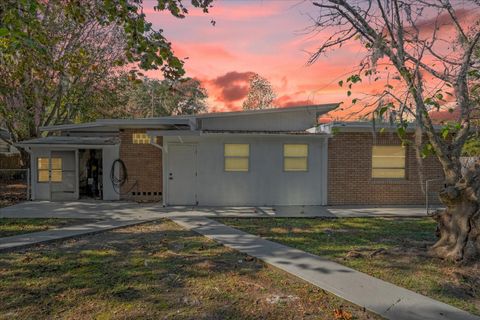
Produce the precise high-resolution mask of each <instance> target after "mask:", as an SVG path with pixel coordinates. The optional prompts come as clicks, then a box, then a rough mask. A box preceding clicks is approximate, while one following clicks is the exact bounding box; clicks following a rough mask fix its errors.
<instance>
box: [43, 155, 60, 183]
mask: <svg viewBox="0 0 480 320" xmlns="http://www.w3.org/2000/svg"><path fill="white" fill-rule="evenodd" d="M50 160H51V161H50ZM37 173H38V177H37V180H38V182H49V181H51V182H62V158H52V159H49V158H37Z"/></svg>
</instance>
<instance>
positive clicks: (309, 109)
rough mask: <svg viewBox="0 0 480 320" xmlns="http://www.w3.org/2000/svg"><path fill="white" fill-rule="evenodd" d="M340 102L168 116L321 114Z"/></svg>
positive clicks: (213, 116) (177, 117)
mask: <svg viewBox="0 0 480 320" xmlns="http://www.w3.org/2000/svg"><path fill="white" fill-rule="evenodd" d="M339 105H340V103H327V104H312V105H306V106H296V107H279V108H269V109H255V110H239V111H227V112H211V113H201V114H197V115H179V116H168V117H167V118H172V119H184V118H198V119H204V118H217V117H234V116H243V115H257V114H265V113H282V112H298V111H307V112H312V111H316V112H319V113H320V114H324V113H327V112H330V111H332V110H334V109H336V108H338V106H339Z"/></svg>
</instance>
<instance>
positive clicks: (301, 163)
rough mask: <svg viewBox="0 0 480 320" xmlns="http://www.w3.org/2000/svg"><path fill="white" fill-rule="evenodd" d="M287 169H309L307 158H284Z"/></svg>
mask: <svg viewBox="0 0 480 320" xmlns="http://www.w3.org/2000/svg"><path fill="white" fill-rule="evenodd" d="M284 169H285V171H307V158H306V157H302V158H284Z"/></svg>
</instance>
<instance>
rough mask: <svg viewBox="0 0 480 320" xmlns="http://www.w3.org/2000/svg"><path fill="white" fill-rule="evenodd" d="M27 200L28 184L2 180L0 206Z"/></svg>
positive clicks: (0, 184)
mask: <svg viewBox="0 0 480 320" xmlns="http://www.w3.org/2000/svg"><path fill="white" fill-rule="evenodd" d="M25 200H27V186H26V184H24V183H18V182H17V183H8V184H7V183H5V182H0V208H2V207H8V206H12V205H14V204H17V203H19V202H21V201H25Z"/></svg>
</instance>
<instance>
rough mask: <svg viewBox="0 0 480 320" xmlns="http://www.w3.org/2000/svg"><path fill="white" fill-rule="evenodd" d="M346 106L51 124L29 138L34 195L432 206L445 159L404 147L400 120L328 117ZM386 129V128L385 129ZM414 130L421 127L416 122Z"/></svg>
mask: <svg viewBox="0 0 480 320" xmlns="http://www.w3.org/2000/svg"><path fill="white" fill-rule="evenodd" d="M337 106H338V105H337V104H326V105H311V106H304V107H289V108H281V109H266V110H254V111H240V112H225V113H210V114H199V115H189V116H170V117H161V118H150V119H130V120H126V119H122V120H97V121H96V122H91V123H83V124H71V125H70V124H67V125H57V126H49V127H44V128H42V130H43V131H48V132H50V133H51V134H52V135H50V136H48V137H43V138H38V139H33V140H29V141H24V142H22V143H21V144H20V146H21V147H23V148H25V149H26V150H28V151H29V152H30V154H31V159H32V160H31V161H32V162H31V168H32V169H31V170H32V177H33V179H32V197H33V199H37V200H40V199H42V200H75V199H79V198H88V197H94V198H102V199H104V200H119V199H129V200H137V201H160V200H162V201H163V204H164V205H167V206H174V205H189V206H190V205H200V206H244V205H248V206H269V205H359V204H370V205H391V204H399V205H405V204H422V203H424V201H425V196H424V193H423V192H422V189H423V186H424V184H425V180H428V179H438V178H441V176H442V173H441V172H442V171H441V168H440V165H439V164H438V162H437V161H436V160H435V159H434V158H433V157H431V158H428V159H426V160H425V161H424V162H423V170H422V172H423V176H422V175H420V174H419V173H420V171H419V166H418V163H417V161H416V158H415V152H414V150H413V148H412V147H402V146H401V143H400V140H399V138H398V137H397V136H396V133H395V130H394V128H392V127H389V126H386V128H385V131H383V132H382V133H379V132H377V133H372V126H371V124H370V123H347V122H343V123H342V122H340V123H339V122H334V123H331V124H328V125H319V124H318V123H317V121H318V119H319V117H320V116H321V115H323V114H325V113H327V112H329V111H331V110H333V109H335V108H336V107H337ZM377 131H378V130H377ZM409 134H413V129H409Z"/></svg>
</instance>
